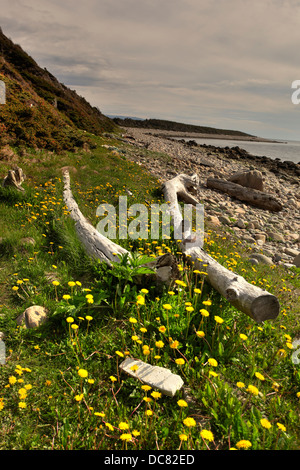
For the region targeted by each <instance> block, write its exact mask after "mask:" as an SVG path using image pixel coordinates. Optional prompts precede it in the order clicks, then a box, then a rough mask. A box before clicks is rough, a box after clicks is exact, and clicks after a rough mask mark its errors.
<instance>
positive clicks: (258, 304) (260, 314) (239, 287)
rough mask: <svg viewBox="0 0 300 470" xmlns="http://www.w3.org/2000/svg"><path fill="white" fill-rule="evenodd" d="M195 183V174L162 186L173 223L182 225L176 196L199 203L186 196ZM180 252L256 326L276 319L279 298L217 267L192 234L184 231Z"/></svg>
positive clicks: (222, 267) (200, 242) (215, 262)
mask: <svg viewBox="0 0 300 470" xmlns="http://www.w3.org/2000/svg"><path fill="white" fill-rule="evenodd" d="M196 184H197V178H196V177H195V175H194V176H192V177H189V176H186V175H178V176H177V177H175V178H173V179H171V180H169V181H167V182H166V183H165V184H164V185H163V191H164V196H165V200H166V202H167V203H168V204H169V205H170V213H171V214H172V217H173V220H174V222H175V224H178V223H181V222H182V218H181V217H182V216H181V213H180V210H179V205H178V197H179V198H183V199H184V200H185V201H187V202H189V203H192V204H194V205H195V204H196V203H197V202H198V201H197V200H196V199H195V198H194V197H193V196H192V195H189V191H190V190H191V188H192V191H193V192H195V185H196ZM179 221H180V222H179ZM189 240H191V241H192V243H191V242H189ZM181 249H182V252H183V253H184V254H185V255H186V256H187V257H188V259H189V260H191V261H192V262H193V263H194V269H201V268H202V266H203V264H205V265H207V267H206V272H207V279H208V281H209V283H210V284H211V285H212V287H213V288H214V289H215V290H216V291H218V292H219V293H220V294H221V295H222V296H223V297H225V299H227V300H228V301H229V302H230V303H231V304H232V305H233V306H235V307H236V308H237V309H238V310H240V311H241V312H243V313H245V314H246V315H248V316H249V317H251V318H252V319H253V320H255V321H256V322H258V323H261V322H262V321H265V320H269V319H275V318H276V317H277V316H278V314H279V308H280V307H279V302H278V299H277V298H276V297H275V296H274V295H272V294H270V293H269V292H267V291H265V290H262V289H261V288H260V287H257V286H254V285H253V284H249V283H248V282H247V281H246V280H245V279H244V278H243V277H242V276H239V275H237V274H235V273H233V272H232V271H229V270H228V269H226V268H225V267H224V266H222V265H220V264H219V263H218V262H217V261H216V260H214V259H213V258H212V257H211V256H210V255H208V254H207V253H206V252H205V251H204V250H203V248H202V240H201V237H199V238H198V239H197V238H196V239H195V237H193V234H192V233H191V232H190V233H188V232H185V233H184V240H183V241H182V242H181ZM202 269H203V268H202Z"/></svg>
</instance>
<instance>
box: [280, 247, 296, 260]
mask: <svg viewBox="0 0 300 470" xmlns="http://www.w3.org/2000/svg"><path fill="white" fill-rule="evenodd" d="M283 251H284V253H285V254H287V255H289V256H293V258H295V257H296V256H298V255H299V254H300V253H299V251H298V250H295V249H294V248H289V247H286V248H285V249H284V250H283Z"/></svg>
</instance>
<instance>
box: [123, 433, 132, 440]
mask: <svg viewBox="0 0 300 470" xmlns="http://www.w3.org/2000/svg"><path fill="white" fill-rule="evenodd" d="M120 439H122V441H126V442H128V441H131V440H132V435H131V434H130V433H124V434H121V436H120Z"/></svg>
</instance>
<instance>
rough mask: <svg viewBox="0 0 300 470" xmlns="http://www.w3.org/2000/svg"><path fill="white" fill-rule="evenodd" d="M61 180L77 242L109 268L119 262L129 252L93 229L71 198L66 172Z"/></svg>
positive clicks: (68, 178)
mask: <svg viewBox="0 0 300 470" xmlns="http://www.w3.org/2000/svg"><path fill="white" fill-rule="evenodd" d="M63 180H64V191H63V198H64V203H65V205H66V206H67V208H68V211H70V215H71V218H72V219H73V220H74V222H75V229H76V232H77V235H78V238H79V240H80V241H81V243H82V244H83V246H84V247H85V249H86V251H87V253H88V254H89V255H90V256H91V257H94V258H97V259H100V260H101V261H104V262H105V263H106V264H108V265H109V266H112V264H111V263H112V262H118V261H119V257H118V255H124V254H125V253H129V252H128V251H127V250H125V248H122V247H121V246H119V245H117V244H116V243H114V242H112V241H111V240H109V239H108V238H106V237H105V236H104V235H102V234H101V233H100V232H98V230H96V229H95V227H93V225H92V224H91V223H90V222H89V221H88V220H87V219H86V218H85V217H84V215H83V214H82V212H81V211H80V209H79V207H78V204H77V202H76V201H75V199H74V197H73V194H72V191H71V186H70V175H69V172H68V171H67V170H66V171H64V172H63Z"/></svg>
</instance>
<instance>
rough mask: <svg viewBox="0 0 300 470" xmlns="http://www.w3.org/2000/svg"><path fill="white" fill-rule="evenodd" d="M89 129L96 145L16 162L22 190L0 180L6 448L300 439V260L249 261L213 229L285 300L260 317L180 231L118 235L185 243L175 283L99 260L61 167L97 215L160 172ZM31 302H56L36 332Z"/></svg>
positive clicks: (223, 445) (137, 194)
mask: <svg viewBox="0 0 300 470" xmlns="http://www.w3.org/2000/svg"><path fill="white" fill-rule="evenodd" d="M116 137H117V136H116ZM91 138H93V139H94V141H95V143H96V145H97V147H96V148H95V149H94V150H93V151H92V152H91V153H83V152H78V153H76V154H74V153H71V152H70V153H67V152H65V153H64V154H61V155H56V154H51V155H49V153H47V152H38V153H36V152H35V153H33V154H32V155H31V154H30V153H29V154H28V155H27V157H26V158H24V159H23V161H20V162H19V165H20V166H21V167H22V169H23V171H24V172H25V174H26V175H27V176H28V178H27V180H26V181H25V183H24V184H23V186H24V188H25V192H24V193H17V192H14V191H12V190H7V189H5V188H0V217H1V229H0V230H1V231H0V237H1V238H2V242H1V243H0V331H3V332H4V333H5V335H6V337H5V344H6V348H7V362H6V364H5V365H4V366H0V416H1V429H0V449H2V450H12V449H23V450H27V449H31V450H34V449H55V450H62V449H64V450H72V449H73V450H79V449H99V450H101V449H105V450H118V449H132V450H138V449H145V450H147V449H148V450H155V449H160V450H171V449H172V450H175V449H179V448H180V449H188V450H190V449H196V450H198V449H207V448H209V449H213V450H214V449H218V450H223V449H225V450H227V449H230V448H243V447H248V446H249V443H251V446H250V447H249V448H250V449H254V450H256V449H259V450H261V449H268V450H275V449H276V450H287V449H299V443H300V439H299V399H300V397H299V392H300V371H299V366H298V365H295V364H293V362H292V360H291V354H292V350H291V341H292V340H293V339H294V338H295V337H297V336H300V335H299V332H300V328H299V315H300V310H299V287H300V286H299V269H296V268H295V269H294V270H290V271H288V270H286V269H283V268H281V267H274V268H273V267H271V268H270V267H267V266H255V267H252V266H251V265H250V264H249V263H248V261H247V258H248V255H249V249H247V248H245V247H244V246H243V245H242V244H241V243H240V242H239V241H238V240H236V241H235V240H234V239H233V238H232V237H229V236H228V234H226V233H223V232H221V231H220V232H219V233H217V232H215V231H211V230H210V229H209V227H206V231H207V234H208V236H207V238H206V240H205V249H206V250H207V251H208V252H209V253H210V254H211V255H212V256H214V257H215V258H216V259H218V261H219V262H220V263H221V264H224V265H225V266H226V267H227V268H229V269H233V270H234V271H236V272H237V273H239V274H241V275H243V276H244V277H245V278H246V279H247V280H248V282H252V283H255V284H256V285H259V286H261V287H263V288H266V289H267V290H269V291H270V292H272V293H273V294H275V295H276V296H277V297H278V298H279V301H280V304H281V306H282V309H281V313H280V315H279V317H278V318H277V319H276V320H274V321H267V322H265V323H264V324H260V325H258V324H256V323H255V322H253V321H252V320H251V319H250V318H248V317H247V316H246V315H245V314H243V313H241V312H239V311H237V310H236V309H235V308H234V307H232V306H231V305H230V304H229V303H228V302H227V301H226V300H224V299H223V298H221V297H220V295H219V294H218V293H217V292H215V291H214V290H212V289H211V288H210V286H209V285H208V284H207V283H206V280H205V279H206V274H205V272H200V273H199V272H193V269H192V268H191V267H189V266H188V265H187V264H186V263H185V261H184V260H183V257H182V255H181V253H180V252H179V250H178V246H177V244H176V242H174V241H172V240H150V239H149V240H142V239H141V240H130V239H129V240H120V242H119V243H120V244H122V245H123V246H125V247H126V248H128V249H130V250H132V251H135V252H136V253H137V254H139V255H147V256H150V257H155V256H156V255H157V254H161V253H165V252H172V253H174V254H176V256H177V257H178V260H179V264H180V269H181V275H182V279H181V280H177V281H180V282H174V283H173V284H172V285H171V286H162V285H157V284H156V283H153V282H152V281H150V280H149V278H143V277H142V278H140V276H133V275H134V274H136V273H137V272H138V271H137V268H135V269H136V271H132V270H131V269H130V268H128V267H126V264H125V263H124V266H122V267H120V266H114V267H113V268H109V267H107V266H105V265H102V264H101V263H99V262H97V261H93V260H90V259H89V258H88V257H87V256H86V254H85V252H84V250H83V248H82V247H81V245H80V243H79V242H78V240H77V237H76V233H75V230H74V224H73V222H72V220H71V219H70V216H69V214H68V211H67V210H66V208H65V206H64V203H63V200H62V191H63V182H62V173H61V170H60V169H61V168H62V167H63V166H69V167H70V175H71V185H72V190H73V194H74V196H75V198H76V199H77V201H78V204H79V205H80V208H81V210H82V212H83V213H84V214H85V216H86V217H87V218H88V219H89V220H90V221H91V222H92V223H93V224H94V225H96V223H97V217H96V208H97V207H98V205H99V204H101V203H104V202H106V203H109V204H116V203H117V201H118V196H120V195H127V193H126V192H125V190H126V189H128V190H130V191H131V192H132V193H133V195H132V196H130V197H128V205H130V204H132V203H136V202H139V203H144V202H145V200H147V201H148V202H152V201H153V202H158V201H159V200H160V199H159V198H160V197H162V196H161V194H160V190H159V184H158V182H157V180H156V179H155V178H153V177H151V176H150V175H149V174H147V173H146V172H145V170H143V169H142V168H141V167H140V166H138V165H135V164H133V163H131V162H129V160H127V159H126V156H125V154H124V153H121V152H119V153H118V152H117V153H116V152H112V151H110V150H108V149H106V148H105V147H102V145H103V144H109V145H112V146H117V147H120V146H121V145H122V148H123V150H124V151H125V152H127V153H130V152H132V151H133V150H132V148H131V147H129V146H126V145H125V144H120V142H119V141H118V140H113V139H105V138H95V137H93V136H91ZM33 158H34V159H35V162H34V163H33V162H32V159H33ZM153 158H162V160H165V158H166V157H165V156H163V155H159V154H155V153H153ZM7 169H8V167H7V168H6V167H5V165H2V170H3V173H4V174H5V171H6V170H7ZM4 174H3V176H4ZM27 237H32V238H33V239H34V240H35V244H34V245H32V244H26V243H25V244H24V242H22V241H21V240H22V238H27ZM136 264H137V265H138V259H137V261H136ZM53 282H54V284H53ZM55 284H56V285H55ZM195 289H196V290H195ZM87 296H88V297H87ZM31 305H42V306H44V307H46V308H47V309H48V312H49V315H48V320H47V322H46V323H44V324H43V325H41V326H40V327H38V328H35V329H25V328H24V327H22V326H18V325H17V323H16V318H17V317H18V315H20V314H21V313H22V312H23V311H24V310H25V308H27V307H29V306H31ZM240 335H242V336H240ZM127 355H130V356H133V357H135V358H140V359H142V360H144V361H146V362H148V363H151V364H153V365H159V366H163V367H167V368H169V369H170V370H172V371H173V372H174V373H176V374H179V375H180V376H181V377H182V379H183V380H184V384H185V385H184V389H182V390H181V391H179V392H177V394H176V396H174V397H167V396H160V395H159V394H157V393H154V394H153V392H156V391H155V390H145V389H144V388H143V387H142V384H141V383H140V382H139V381H138V380H136V379H134V378H130V377H128V376H126V375H124V374H123V373H121V371H120V368H119V365H120V363H121V362H122V360H123V359H124V358H125V357H126V356H127ZM178 359H179V361H178ZM152 394H153V395H152ZM187 418H189V419H187ZM262 420H263V421H262ZM264 420H265V421H264ZM266 420H267V421H266ZM124 423H125V424H124ZM264 426H267V427H264ZM269 426H270V427H269Z"/></svg>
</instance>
